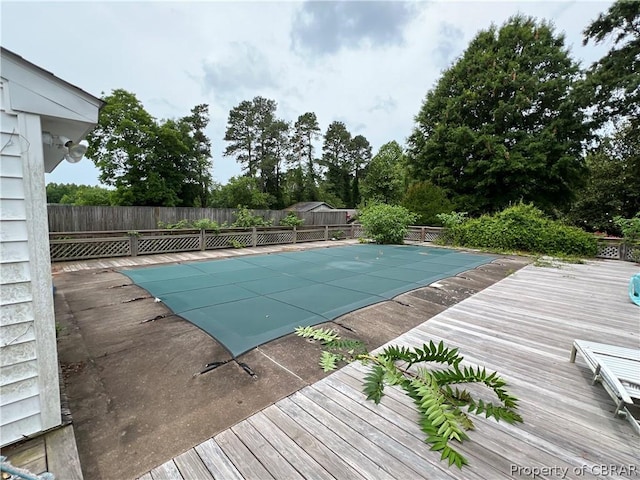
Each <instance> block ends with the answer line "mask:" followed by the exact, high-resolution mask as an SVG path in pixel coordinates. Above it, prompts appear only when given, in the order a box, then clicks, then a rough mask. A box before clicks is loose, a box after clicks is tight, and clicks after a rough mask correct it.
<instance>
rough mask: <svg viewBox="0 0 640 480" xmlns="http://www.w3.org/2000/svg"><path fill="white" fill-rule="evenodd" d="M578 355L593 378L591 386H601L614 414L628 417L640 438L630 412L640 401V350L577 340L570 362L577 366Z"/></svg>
mask: <svg viewBox="0 0 640 480" xmlns="http://www.w3.org/2000/svg"><path fill="white" fill-rule="evenodd" d="M577 352H580V354H581V355H582V357H584V360H585V361H586V362H587V365H588V366H589V368H590V369H591V371H592V372H593V374H594V377H593V381H592V382H591V384H592V385H593V384H595V383H596V382H600V383H602V385H603V386H604V388H605V390H606V391H607V392H608V393H609V395H611V398H613V399H614V401H615V402H616V411H615V414H616V415H620V414H622V415H625V416H626V417H627V419H629V421H630V422H631V425H632V426H633V427H634V429H635V431H636V433H638V434H640V426H639V425H638V422H637V420H636V419H635V418H634V417H633V415H632V414H631V413H630V412H629V410H628V407H629V406H631V405H633V400H634V399H636V400H640V349H635V348H625V347H616V346H613V345H607V344H604V343H596V342H588V341H585V340H576V341H574V342H573V348H572V349H571V358H570V361H571V362H575V360H576V353H577Z"/></svg>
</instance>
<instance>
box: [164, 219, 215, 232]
mask: <svg viewBox="0 0 640 480" xmlns="http://www.w3.org/2000/svg"><path fill="white" fill-rule="evenodd" d="M158 228H166V229H168V230H180V229H199V230H213V231H214V232H216V233H218V232H219V231H220V225H219V224H218V222H216V221H215V220H210V219H208V218H202V219H200V220H187V219H184V218H183V219H182V220H179V221H177V222H176V223H165V222H163V221H159V222H158Z"/></svg>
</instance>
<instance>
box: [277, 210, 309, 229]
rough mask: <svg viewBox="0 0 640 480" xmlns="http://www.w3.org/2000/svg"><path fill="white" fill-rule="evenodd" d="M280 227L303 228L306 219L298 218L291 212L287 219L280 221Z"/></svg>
mask: <svg viewBox="0 0 640 480" xmlns="http://www.w3.org/2000/svg"><path fill="white" fill-rule="evenodd" d="M280 225H282V226H283V227H301V226H302V225H304V218H298V216H297V215H296V214H295V213H293V212H289V213H288V214H287V216H286V217H284V218H283V219H282V220H280Z"/></svg>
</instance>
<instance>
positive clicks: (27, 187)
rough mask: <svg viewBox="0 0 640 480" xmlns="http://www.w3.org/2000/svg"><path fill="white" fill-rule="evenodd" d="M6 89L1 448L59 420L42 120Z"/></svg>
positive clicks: (0, 257)
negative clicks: (14, 106) (18, 106)
mask: <svg viewBox="0 0 640 480" xmlns="http://www.w3.org/2000/svg"><path fill="white" fill-rule="evenodd" d="M8 88H10V85H8V82H7V81H6V80H4V79H2V81H1V83H0V101H1V105H0V107H1V108H0V148H1V149H2V150H1V153H0V446H4V445H7V444H10V443H13V442H15V441H17V440H20V439H21V438H23V437H24V436H28V435H33V434H35V433H38V432H40V431H42V430H46V429H48V428H52V427H55V426H57V425H59V424H60V422H61V419H60V396H59V384H58V367H57V352H56V347H55V317H54V313H53V298H52V285H51V270H50V263H49V243H48V235H47V227H46V226H47V213H46V200H45V199H44V198H42V197H43V196H44V195H45V186H44V163H43V158H42V156H43V153H42V131H41V127H40V117H39V116H37V115H32V114H25V113H19V112H14V111H12V110H11V108H10V102H9V101H8V92H7V89H8ZM30 259H32V260H30ZM32 279H40V280H39V281H33V282H32ZM43 279H44V281H43ZM36 339H37V340H36Z"/></svg>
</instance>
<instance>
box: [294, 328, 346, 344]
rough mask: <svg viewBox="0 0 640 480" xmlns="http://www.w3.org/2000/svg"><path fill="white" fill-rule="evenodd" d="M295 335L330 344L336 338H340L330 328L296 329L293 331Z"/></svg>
mask: <svg viewBox="0 0 640 480" xmlns="http://www.w3.org/2000/svg"><path fill="white" fill-rule="evenodd" d="M294 332H295V333H296V335H298V336H299V337H302V338H312V339H314V340H319V341H322V342H330V341H332V340H335V339H336V338H340V337H339V336H338V334H337V332H336V331H335V330H333V329H331V328H324V329H322V328H315V327H296V329H295V330H294Z"/></svg>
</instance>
